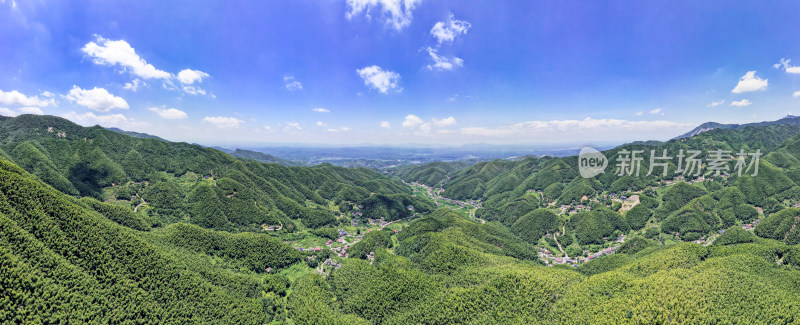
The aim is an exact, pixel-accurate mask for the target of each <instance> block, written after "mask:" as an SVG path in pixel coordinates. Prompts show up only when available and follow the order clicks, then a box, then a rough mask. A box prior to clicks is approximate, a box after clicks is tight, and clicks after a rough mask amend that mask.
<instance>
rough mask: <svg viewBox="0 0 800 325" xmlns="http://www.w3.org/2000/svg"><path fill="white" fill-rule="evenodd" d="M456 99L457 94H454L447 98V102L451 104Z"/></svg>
mask: <svg viewBox="0 0 800 325" xmlns="http://www.w3.org/2000/svg"><path fill="white" fill-rule="evenodd" d="M456 99H458V94H455V95H453V97H450V98H448V99H447V102H448V103H452V102H455V101H456Z"/></svg>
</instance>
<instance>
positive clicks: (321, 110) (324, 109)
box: [311, 107, 331, 113]
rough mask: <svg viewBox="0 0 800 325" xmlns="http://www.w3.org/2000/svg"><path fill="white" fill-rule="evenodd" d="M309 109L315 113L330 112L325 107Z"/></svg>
mask: <svg viewBox="0 0 800 325" xmlns="http://www.w3.org/2000/svg"><path fill="white" fill-rule="evenodd" d="M311 110H312V111H314V112H317V113H330V112H331V111H330V110H328V109H327V108H322V107H316V108H312V109H311Z"/></svg>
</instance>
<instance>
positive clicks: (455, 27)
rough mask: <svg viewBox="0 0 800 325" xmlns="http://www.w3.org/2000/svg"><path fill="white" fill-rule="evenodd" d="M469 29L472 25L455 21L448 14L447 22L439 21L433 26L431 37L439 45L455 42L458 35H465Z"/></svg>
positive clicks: (451, 15)
mask: <svg viewBox="0 0 800 325" xmlns="http://www.w3.org/2000/svg"><path fill="white" fill-rule="evenodd" d="M470 27H472V25H471V24H470V23H469V22H466V21H463V20H458V19H455V17H454V16H453V14H450V16H449V17H448V18H447V21H440V22H437V23H436V24H435V25H433V28H431V35H433V37H435V38H436V40H438V41H439V44H442V43H445V42H448V43H449V42H452V41H453V40H455V38H456V36H458V35H461V34H464V35H466V34H467V30H469V28H470Z"/></svg>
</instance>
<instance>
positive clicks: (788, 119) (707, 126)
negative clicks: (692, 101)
mask: <svg viewBox="0 0 800 325" xmlns="http://www.w3.org/2000/svg"><path fill="white" fill-rule="evenodd" d="M770 125H800V116H794V115H786V116H785V117H783V118H781V119H779V120H776V121H763V122H755V123H747V124H722V123H717V122H706V123H703V124H700V126H698V127H696V128H694V129H692V130H691V131H689V132H687V133H685V134H682V135H679V136H677V137H675V139H682V138H690V137H693V136H696V135H698V134H701V133H704V132H708V131H711V130H715V129H733V130H739V129H743V128H746V127H750V126H770Z"/></svg>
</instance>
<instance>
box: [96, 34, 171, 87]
mask: <svg viewBox="0 0 800 325" xmlns="http://www.w3.org/2000/svg"><path fill="white" fill-rule="evenodd" d="M95 42H96V43H95ZM95 42H89V43H86V45H84V46H83V48H82V49H81V50H82V51H83V52H84V53H86V55H88V56H89V57H91V58H92V61H93V62H94V63H95V64H100V65H110V66H114V65H119V66H121V67H122V68H123V69H126V70H128V69H129V70H130V73H132V74H133V75H136V76H138V77H140V78H143V79H169V78H171V77H172V75H171V74H170V73H168V72H166V71H162V70H159V69H156V68H155V67H154V66H153V65H152V64H148V63H147V62H145V60H144V59H142V58H141V57H139V55H138V54H136V51H135V50H134V49H133V47H131V45H130V44H128V42H126V41H123V40H119V41H112V40H108V39H105V38H103V37H102V36H99V35H95Z"/></svg>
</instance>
